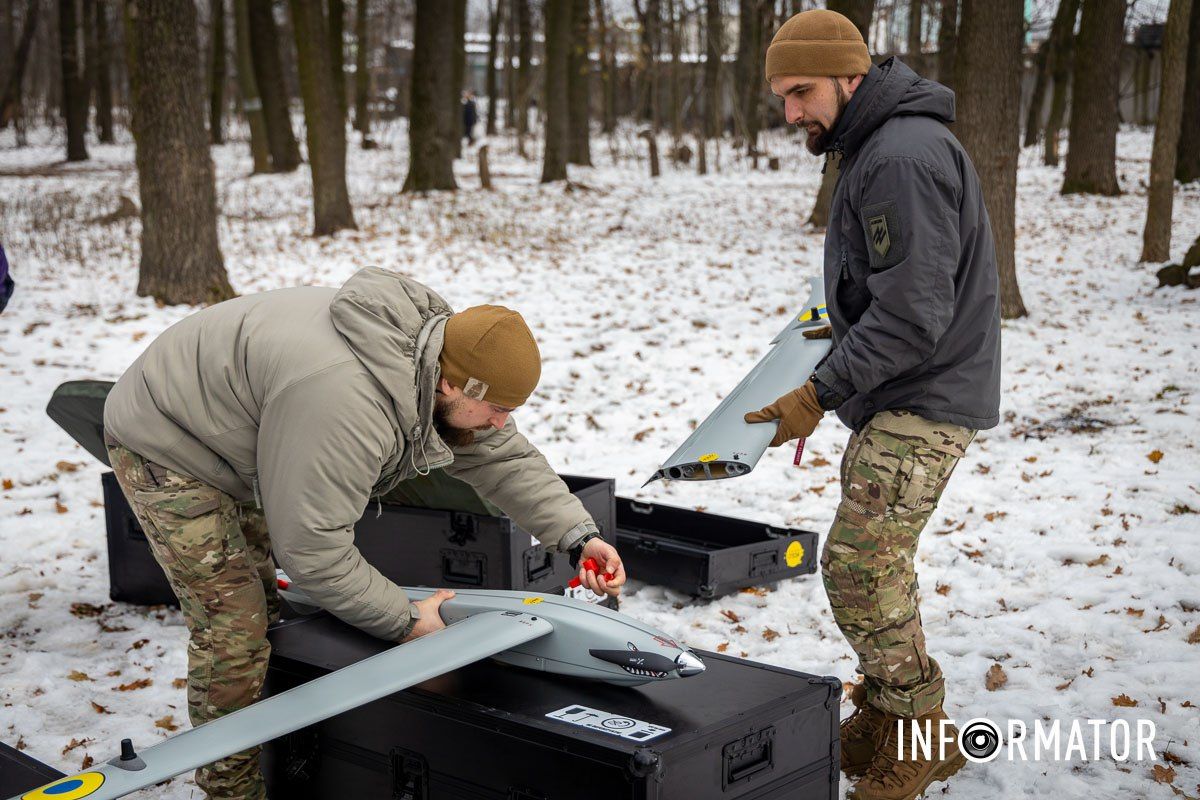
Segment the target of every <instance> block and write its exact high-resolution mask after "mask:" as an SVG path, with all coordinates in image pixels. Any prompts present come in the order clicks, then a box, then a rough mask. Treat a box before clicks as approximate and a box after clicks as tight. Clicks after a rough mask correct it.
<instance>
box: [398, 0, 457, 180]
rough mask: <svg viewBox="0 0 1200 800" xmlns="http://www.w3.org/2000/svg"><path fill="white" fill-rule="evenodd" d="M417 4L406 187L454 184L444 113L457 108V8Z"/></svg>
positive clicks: (426, 1)
mask: <svg viewBox="0 0 1200 800" xmlns="http://www.w3.org/2000/svg"><path fill="white" fill-rule="evenodd" d="M416 7H417V15H416V21H415V22H414V25H413V31H414V33H413V59H412V99H411V102H410V103H409V110H408V177H407V178H406V179H405V181H404V191H406V192H426V191H430V190H433V189H454V188H457V187H456V186H455V183H454V150H453V149H451V144H452V143H451V142H450V141H449V140H447V139H446V135H445V132H446V130H447V129H448V128H449V127H450V125H451V121H449V120H447V119H446V118H447V117H452V116H454V115H456V114H458V113H459V107H458V103H457V102H453V103H452V102H450V94H449V92H447V91H446V84H448V83H450V76H451V73H452V72H453V65H452V63H451V61H452V57H453V53H452V50H453V48H454V8H453V7H452V6H451V5H450V4H449V3H446V2H444V0H416Z"/></svg>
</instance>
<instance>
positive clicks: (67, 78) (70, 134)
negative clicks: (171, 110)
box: [58, 0, 203, 161]
mask: <svg viewBox="0 0 1200 800" xmlns="http://www.w3.org/2000/svg"><path fill="white" fill-rule="evenodd" d="M58 36H59V58H60V61H61V63H62V109H63V118H64V119H65V120H66V123H67V161H86V160H87V157H88V152H87V143H86V142H85V141H84V138H83V135H84V131H85V130H86V129H87V115H88V101H87V91H86V90H85V88H84V82H83V77H82V74H81V72H82V71H81V70H80V64H79V20H78V17H76V15H75V0H58ZM201 124H202V125H203V123H201Z"/></svg>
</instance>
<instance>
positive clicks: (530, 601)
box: [521, 597, 542, 606]
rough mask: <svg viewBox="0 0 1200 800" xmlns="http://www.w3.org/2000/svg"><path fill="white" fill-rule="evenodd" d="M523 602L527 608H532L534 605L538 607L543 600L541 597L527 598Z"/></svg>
mask: <svg viewBox="0 0 1200 800" xmlns="http://www.w3.org/2000/svg"><path fill="white" fill-rule="evenodd" d="M521 602H523V603H524V604H525V605H527V606H532V605H537V604H538V603H540V602H542V598H540V597H526V598H525V599H524V600H522V601H521Z"/></svg>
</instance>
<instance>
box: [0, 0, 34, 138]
mask: <svg viewBox="0 0 1200 800" xmlns="http://www.w3.org/2000/svg"><path fill="white" fill-rule="evenodd" d="M38 7H39V3H38V0H28V3H27V4H26V5H25V23H24V25H25V27H24V28H22V29H21V38H20V39H19V40H18V44H17V47H16V50H14V51H13V58H12V62H11V64H12V69H11V71H10V72H9V73H8V80H6V81H5V82H4V93H3V94H0V131H2V130H4V129H5V128H7V127H8V123H9V122H10V121H14V120H16V119H18V118H19V117H20V115H21V87H22V84H23V83H24V80H25V68H26V67H28V66H29V49H30V48H31V47H32V46H33V35H34V34H35V33H36V32H37V23H38Z"/></svg>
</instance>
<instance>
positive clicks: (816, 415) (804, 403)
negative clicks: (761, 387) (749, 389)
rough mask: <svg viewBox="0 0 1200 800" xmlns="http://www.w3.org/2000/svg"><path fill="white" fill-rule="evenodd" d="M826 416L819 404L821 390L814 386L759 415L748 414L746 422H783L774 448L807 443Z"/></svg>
mask: <svg viewBox="0 0 1200 800" xmlns="http://www.w3.org/2000/svg"><path fill="white" fill-rule="evenodd" d="M824 415H825V411H824V409H822V408H821V404H820V403H819V402H817V389H816V387H815V386H813V382H812V381H809V382H808V383H806V384H804V385H803V386H801V387H800V388H799V389H793V390H792V391H790V392H788V393H787V394H785V395H784V396H783V397H781V398H779V399H778V400H776V401H775V402H774V403H772V404H771V405H769V406H766V407H764V408H762V409H761V410H759V411H751V412H750V413H748V414H746V416H745V417H744V419H745V420H746V422H750V423H755V422H770V421H771V420H776V419H777V420H779V429H778V430H777V431H775V438H774V439H772V440H771V447H779V445H781V444H783V443H784V442H790V441H791V440H792V439H807V438H808V437H809V436H811V435H812V432H813V431H814V430H816V429H817V423H818V422H820V421H821V417H823V416H824Z"/></svg>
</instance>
